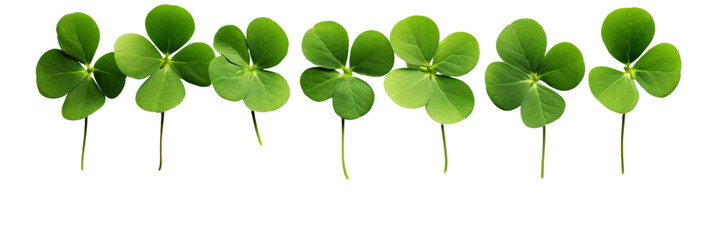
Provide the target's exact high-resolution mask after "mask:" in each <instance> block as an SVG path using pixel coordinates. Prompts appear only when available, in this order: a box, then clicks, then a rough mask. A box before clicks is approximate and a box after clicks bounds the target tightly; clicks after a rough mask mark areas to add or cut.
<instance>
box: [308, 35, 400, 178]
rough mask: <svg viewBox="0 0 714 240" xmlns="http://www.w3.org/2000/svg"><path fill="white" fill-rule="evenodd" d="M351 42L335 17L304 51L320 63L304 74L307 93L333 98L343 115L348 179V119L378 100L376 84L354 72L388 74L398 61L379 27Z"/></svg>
mask: <svg viewBox="0 0 714 240" xmlns="http://www.w3.org/2000/svg"><path fill="white" fill-rule="evenodd" d="M349 44H350V42H349V37H348V36H347V31H346V30H345V28H343V27H342V26H341V25H340V24H338V23H336V22H332V21H324V22H319V23H317V24H315V26H313V27H312V28H310V29H309V30H308V31H307V32H306V33H305V36H304V37H303V39H302V52H303V54H304V55H305V58H307V60H309V61H310V62H311V63H313V64H315V65H317V66H318V67H313V68H309V69H307V70H305V71H304V72H303V73H302V75H301V76H300V87H301V88H302V91H303V92H304V93H305V95H307V96H308V97H309V98H310V99H312V100H314V101H317V102H322V101H325V100H327V99H330V98H332V108H333V109H334V110H335V113H337V115H338V116H340V118H341V119H342V120H341V122H342V171H343V172H344V174H345V178H347V179H349V176H348V175H347V169H346V168H345V119H347V120H354V119H357V118H359V117H362V116H364V115H365V114H367V112H369V110H370V109H371V108H372V104H373V103H374V91H373V90H372V87H370V86H369V84H368V83H367V82H365V81H363V80H362V79H359V78H357V77H355V76H354V75H353V73H359V74H362V75H365V76H371V77H378V76H383V75H384V74H387V73H388V72H389V70H392V66H393V65H394V52H393V51H392V46H391V45H390V44H389V40H388V39H387V37H385V36H384V35H383V34H382V33H380V32H378V31H373V30H369V31H365V32H363V33H361V34H360V35H358V36H357V38H355V41H354V43H353V44H352V49H351V50H350V48H349ZM348 53H349V60H350V62H349V67H348V65H347V56H348ZM336 69H340V70H342V73H340V72H338V71H337V70H336Z"/></svg>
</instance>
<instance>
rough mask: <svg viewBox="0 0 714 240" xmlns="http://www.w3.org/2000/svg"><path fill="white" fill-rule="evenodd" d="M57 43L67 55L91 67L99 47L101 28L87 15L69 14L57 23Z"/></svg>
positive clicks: (79, 13)
mask: <svg viewBox="0 0 714 240" xmlns="http://www.w3.org/2000/svg"><path fill="white" fill-rule="evenodd" d="M57 41H58V42H59V45H60V48H62V51H64V52H65V53H66V54H67V55H69V56H70V57H72V58H74V59H75V60H77V61H79V62H81V63H84V64H85V65H87V66H89V64H90V63H91V62H92V58H94V53H95V52H96V51H97V46H98V45H99V27H97V23H96V22H94V19H92V17H90V16H89V15H87V14H84V13H81V12H76V13H71V14H67V15H64V17H62V18H61V19H60V20H59V22H58V23H57Z"/></svg>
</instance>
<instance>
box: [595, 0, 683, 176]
mask: <svg viewBox="0 0 714 240" xmlns="http://www.w3.org/2000/svg"><path fill="white" fill-rule="evenodd" d="M600 33H601V35H602V41H603V42H604V43H605V47H607V51H608V52H610V55H612V57H614V58H615V59H617V60H618V61H619V62H621V63H623V64H625V66H624V71H618V70H616V69H612V68H609V67H596V68H593V69H592V70H590V74H589V75H588V81H589V84H590V91H591V92H592V93H593V96H595V98H596V99H597V100H598V101H600V103H602V105H603V106H605V107H606V108H607V109H610V110H612V111H614V112H616V113H620V114H622V129H621V130H622V131H621V133H620V134H621V136H620V164H621V168H622V174H624V173H625V154H624V137H625V114H627V113H629V112H630V111H632V110H633V109H635V106H636V105H637V101H638V100H639V97H640V96H639V93H638V91H637V87H636V86H635V81H637V82H638V83H639V84H640V86H641V87H642V88H643V89H645V91H646V92H647V93H649V94H650V95H652V96H655V97H660V98H664V97H667V96H669V94H671V93H672V92H673V91H674V89H675V88H677V85H678V84H679V79H680V77H681V72H682V60H681V58H680V56H679V52H678V51H677V48H675V47H674V46H673V45H672V44H669V43H660V44H657V45H656V46H654V47H652V48H651V49H650V50H648V51H647V52H645V50H646V49H647V46H649V44H650V43H651V42H652V38H653V37H654V33H655V23H654V19H653V18H652V16H651V15H650V14H649V13H648V12H647V11H645V10H644V9H641V8H620V9H617V10H615V11H612V12H611V13H610V14H608V15H607V17H606V18H605V21H603V23H602V29H601V32H600ZM642 53H644V55H642ZM638 59H639V60H638ZM632 63H634V65H633V64H632Z"/></svg>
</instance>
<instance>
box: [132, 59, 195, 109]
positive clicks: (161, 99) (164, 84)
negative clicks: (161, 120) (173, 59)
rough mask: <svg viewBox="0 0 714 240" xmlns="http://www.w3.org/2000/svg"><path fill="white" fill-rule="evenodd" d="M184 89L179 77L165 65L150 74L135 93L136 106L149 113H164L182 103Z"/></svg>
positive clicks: (184, 93)
mask: <svg viewBox="0 0 714 240" xmlns="http://www.w3.org/2000/svg"><path fill="white" fill-rule="evenodd" d="M185 96H186V89H184V87H183V83H181V79H180V78H179V76H178V75H177V74H176V73H175V72H174V70H173V69H171V66H169V65H167V66H165V67H163V68H161V69H157V70H156V72H154V73H153V74H151V77H149V79H147V80H146V81H145V82H144V84H141V87H139V90H138V91H137V92H136V104H138V105H139V107H141V109H144V110H146V111H149V112H157V113H161V112H165V111H168V110H169V109H172V108H174V107H176V106H178V105H179V103H181V101H183V98H184V97H185Z"/></svg>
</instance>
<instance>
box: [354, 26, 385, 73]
mask: <svg viewBox="0 0 714 240" xmlns="http://www.w3.org/2000/svg"><path fill="white" fill-rule="evenodd" d="M392 66H394V51H392V45H391V44H390V43H389V39H387V37H385V36H384V35H383V34H382V33H380V32H377V31H372V30H370V31H365V32H363V33H362V34H360V35H359V36H357V38H355V42H354V43H353V44H352V50H351V53H350V68H352V71H354V72H356V73H360V74H364V75H367V76H373V77H376V76H382V75H384V74H387V73H388V72H389V70H392Z"/></svg>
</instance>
